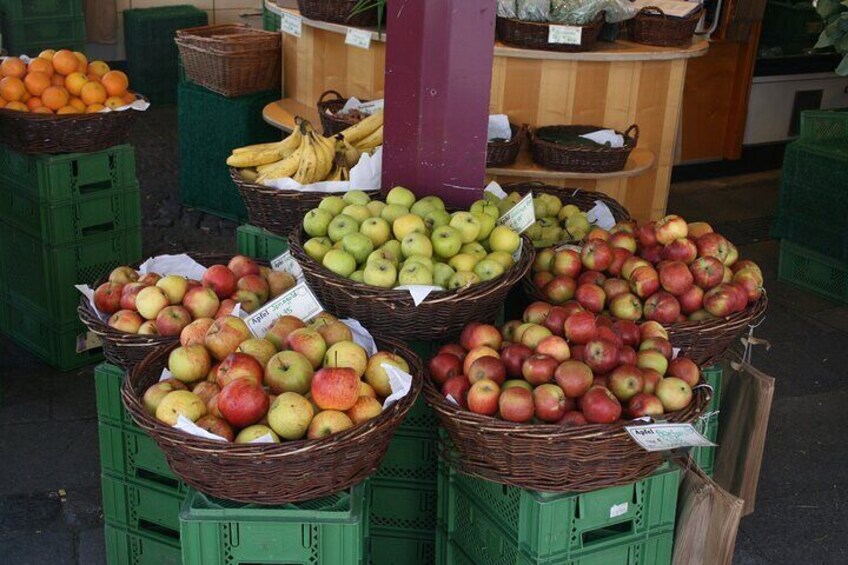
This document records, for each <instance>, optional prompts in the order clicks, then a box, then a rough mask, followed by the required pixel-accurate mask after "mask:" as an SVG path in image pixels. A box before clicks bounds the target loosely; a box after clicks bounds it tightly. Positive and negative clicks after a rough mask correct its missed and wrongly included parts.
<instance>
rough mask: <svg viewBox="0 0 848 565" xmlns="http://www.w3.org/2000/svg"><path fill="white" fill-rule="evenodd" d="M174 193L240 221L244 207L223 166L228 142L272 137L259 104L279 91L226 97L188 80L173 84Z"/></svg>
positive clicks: (231, 145)
mask: <svg viewBox="0 0 848 565" xmlns="http://www.w3.org/2000/svg"><path fill="white" fill-rule="evenodd" d="M178 90H179V109H178V121H179V130H180V195H181V198H182V202H183V204H184V205H186V206H190V207H192V208H196V209H198V210H202V211H204V212H208V213H210V214H214V215H216V216H221V217H224V218H227V219H230V220H235V221H244V220H245V219H246V218H247V210H246V209H245V207H244V202H243V201H242V198H241V195H240V194H239V191H238V188H237V187H236V185H235V184H233V181H232V179H231V178H230V174H229V172H228V170H227V167H226V166H224V163H225V161H226V160H227V157H229V156H230V154H231V153H232V150H233V148H235V147H243V146H245V145H250V144H254V143H264V142H270V141H277V140H279V139H280V132H279V130H277V129H275V128H273V127H271V126H269V125H268V124H266V123H265V121H264V120H263V119H262V109H263V108H265V106H266V105H268V104H269V103H270V102H273V101H274V100H277V99H278V98H279V97H280V93H279V91H278V90H267V91H264V92H258V93H256V94H250V95H247V96H240V97H237V98H227V97H225V96H221V95H219V94H215V93H214V92H212V91H209V90H206V89H205V88H203V87H201V86H198V85H196V84H191V83H183V84H181V85H179V88H178Z"/></svg>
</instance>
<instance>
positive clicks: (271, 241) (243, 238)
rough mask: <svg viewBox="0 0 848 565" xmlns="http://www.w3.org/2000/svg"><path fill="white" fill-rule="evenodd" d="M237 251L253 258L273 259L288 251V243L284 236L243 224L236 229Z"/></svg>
mask: <svg viewBox="0 0 848 565" xmlns="http://www.w3.org/2000/svg"><path fill="white" fill-rule="evenodd" d="M236 241H237V242H238V251H239V253H241V254H243V255H247V256H248V257H253V258H254V259H268V260H269V261H270V260H271V259H275V258H277V257H279V256H280V255H282V254H283V253H285V252H286V251H288V249H289V243H288V240H287V239H286V238H284V237H280V236H278V235H274V234H272V233H271V232H269V231H268V230H264V229H262V228H257V227H256V226H251V225H250V224H244V225H242V226H239V227H238V229H236Z"/></svg>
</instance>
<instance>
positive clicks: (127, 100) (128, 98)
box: [121, 92, 136, 104]
mask: <svg viewBox="0 0 848 565" xmlns="http://www.w3.org/2000/svg"><path fill="white" fill-rule="evenodd" d="M121 98H122V99H123V101H124V104H132V103H133V102H135V100H136V98H135V94H134V93H132V92H127V93H126V94H124V95H123V96H122V97H121Z"/></svg>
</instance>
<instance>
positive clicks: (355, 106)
mask: <svg viewBox="0 0 848 565" xmlns="http://www.w3.org/2000/svg"><path fill="white" fill-rule="evenodd" d="M384 105H385V104H384V100H383V99H382V98H381V99H379V100H370V101H368V102H362V101H361V100H360V99H359V98H357V97H356V96H351V97H350V98H348V99H347V102H345V105H344V106H342V109H341V110H339V111H338V112H337V114H343V113H345V112H350V111H351V110H359V111H360V112H362V113H363V114H368V115H371V114H373V113H374V112H377V111H379V110H382V109H383V106H384Z"/></svg>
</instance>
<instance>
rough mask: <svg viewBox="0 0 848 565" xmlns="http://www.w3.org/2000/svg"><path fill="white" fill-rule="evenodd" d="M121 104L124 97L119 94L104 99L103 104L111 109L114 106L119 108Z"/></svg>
mask: <svg viewBox="0 0 848 565" xmlns="http://www.w3.org/2000/svg"><path fill="white" fill-rule="evenodd" d="M123 105H124V99H123V98H121V97H120V96H110V97H109V98H107V99H106V103H105V104H104V106H106V107H107V108H112V109H113V110H114V109H115V108H120V107H121V106H123Z"/></svg>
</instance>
